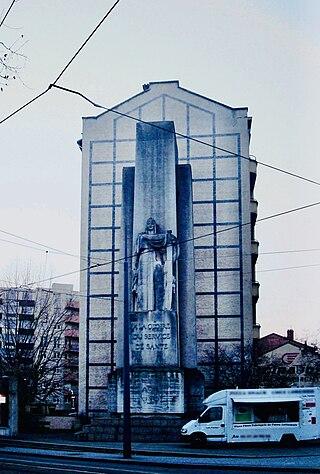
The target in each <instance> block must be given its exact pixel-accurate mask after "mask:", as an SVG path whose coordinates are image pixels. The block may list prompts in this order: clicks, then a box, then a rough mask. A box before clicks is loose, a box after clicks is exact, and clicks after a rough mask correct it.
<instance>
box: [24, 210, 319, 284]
mask: <svg viewBox="0 0 320 474" xmlns="http://www.w3.org/2000/svg"><path fill="white" fill-rule="evenodd" d="M319 204H320V201H318V202H314V203H311V204H306V205H304V206H300V207H297V208H294V209H288V210H286V211H282V212H278V213H276V214H271V215H270V216H266V217H262V218H260V219H257V220H256V222H264V221H266V220H270V219H274V218H276V217H281V216H284V215H287V214H291V213H293V212H298V211H302V210H305V209H309V208H312V207H315V206H319ZM247 225H251V220H250V221H249V222H245V223H243V224H240V225H234V226H232V227H227V228H225V229H220V230H217V231H214V232H209V233H207V234H203V235H201V236H197V237H192V238H191V239H185V240H182V241H180V242H179V245H181V244H185V243H187V242H193V241H195V240H198V239H202V238H204V237H207V236H210V235H216V234H221V233H223V232H227V231H230V230H233V229H238V228H240V227H244V226H247ZM134 257H135V255H130V256H127V257H121V258H118V259H112V260H109V261H106V262H102V263H95V264H93V265H89V266H87V267H84V268H80V270H74V271H72V272H67V273H63V274H61V275H57V276H54V277H50V278H45V279H43V280H39V281H34V282H31V283H29V284H30V285H38V284H40V283H44V282H46V281H52V280H56V279H57V278H62V277H65V276H70V275H75V274H77V273H82V272H84V271H88V270H92V269H94V268H99V267H102V266H104V265H111V264H113V263H118V262H121V261H125V260H126V259H132V258H134Z"/></svg>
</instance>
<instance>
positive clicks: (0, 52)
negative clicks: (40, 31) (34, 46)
mask: <svg viewBox="0 0 320 474" xmlns="http://www.w3.org/2000/svg"><path fill="white" fill-rule="evenodd" d="M16 2H17V0H12V2H11V4H10V6H9V8H8V9H7V10H6V11H3V12H2V14H1V15H0V28H1V27H2V29H4V28H5V27H6V28H9V27H8V26H7V25H6V23H5V21H6V19H7V16H8V15H9V13H10V11H11V9H12V7H13V6H14V4H15V3H16ZM26 42H27V41H25V39H24V35H23V34H20V35H19V36H18V37H15V38H14V39H13V40H10V39H7V40H5V39H4V35H2V38H1V40H0V90H1V91H3V90H4V87H5V86H7V85H8V83H9V82H10V81H12V80H15V79H20V80H21V78H20V72H21V70H22V69H23V68H24V67H25V64H26V61H27V58H26V56H25V55H24V54H23V53H21V51H22V49H23V47H24V46H25V44H26Z"/></svg>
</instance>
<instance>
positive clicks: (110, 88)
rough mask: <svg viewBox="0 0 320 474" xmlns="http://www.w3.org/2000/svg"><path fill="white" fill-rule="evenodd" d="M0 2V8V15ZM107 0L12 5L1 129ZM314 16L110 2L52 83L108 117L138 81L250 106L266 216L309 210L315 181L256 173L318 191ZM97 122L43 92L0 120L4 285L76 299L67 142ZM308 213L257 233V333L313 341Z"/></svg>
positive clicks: (1, 37) (263, 7)
mask: <svg viewBox="0 0 320 474" xmlns="http://www.w3.org/2000/svg"><path fill="white" fill-rule="evenodd" d="M11 3H12V0H0V15H1V16H3V14H4V13H5V12H6V11H7V10H8V8H9V6H10V4H11ZM113 3H114V0H113V1H109V0H105V1H102V0H90V1H89V0H68V1H65V0H54V1H53V0H51V1H49V0H29V1H27V0H17V1H16V2H15V4H14V5H13V7H12V9H11V11H10V13H9V15H8V17H7V19H6V21H5V23H4V24H3V25H2V26H1V27H0V42H1V41H2V42H4V43H6V44H9V45H10V44H13V43H15V44H16V45H17V46H18V47H19V48H21V49H20V50H19V52H20V53H21V54H23V55H24V56H25V57H26V61H25V64H24V62H21V64H20V65H21V66H23V67H22V69H21V70H20V80H19V79H16V80H13V81H11V82H9V84H8V86H3V91H2V92H0V122H1V121H2V120H3V119H5V118H6V117H7V116H9V115H10V114H11V113H13V112H14V111H15V110H17V109H18V108H20V107H21V106H22V105H23V104H25V103H27V102H28V101H30V100H32V99H33V98H34V97H36V96H37V95H38V94H40V93H42V92H43V91H45V90H46V89H47V88H48V86H49V84H51V83H53V82H54V81H55V80H56V78H57V77H58V76H59V74H60V72H61V71H62V70H63V68H64V66H65V65H66V64H67V63H68V61H69V60H70V59H71V58H72V57H73V55H74V53H75V52H76V51H77V49H78V48H79V47H80V45H81V44H82V43H83V42H84V40H85V39H86V38H87V37H88V35H89V34H90V33H91V32H92V30H93V29H94V28H95V26H96V25H97V24H98V23H99V22H100V20H101V19H102V18H103V16H104V15H105V14H106V12H107V11H108V10H109V8H110V7H111V6H112V5H113ZM0 18H1V17H0ZM319 19H320V2H319V1H318V0H198V1H194V0H193V1H191V0H120V2H119V4H118V5H117V6H116V8H115V9H114V10H113V12H112V13H111V14H110V15H109V17H108V18H107V19H106V21H105V22H104V23H103V24H102V26H101V27H100V28H99V29H98V30H97V32H96V33H95V34H94V35H93V36H92V38H91V39H90V41H89V42H88V44H87V45H86V46H85V48H84V49H83V50H82V51H81V53H80V54H79V55H78V56H77V58H76V59H75V60H74V61H73V62H72V63H71V65H70V66H69V67H68V69H67V70H66V71H65V73H64V74H63V75H62V76H61V78H60V79H59V81H58V82H57V84H58V85H60V86H62V87H66V88H71V89H73V90H77V91H79V92H81V93H83V94H84V95H86V96H87V97H89V98H90V99H92V100H93V101H95V102H98V103H100V104H102V105H104V106H106V107H112V106H114V105H116V104H118V103H120V102H122V101H123V100H125V99H127V98H129V97H131V96H132V95H135V94H137V93H138V92H140V91H141V88H142V84H144V83H147V82H152V81H168V80H179V81H180V85H181V86H182V87H184V88H186V89H189V90H191V91H193V92H197V93H199V94H201V95H204V96H206V97H209V98H211V99H213V100H216V101H218V102H222V103H224V104H226V105H229V106H231V107H248V109H249V115H250V116H252V117H253V125H252V139H251V146H250V153H251V154H252V155H254V156H255V157H256V158H257V160H258V161H259V162H260V163H261V164H260V165H259V166H258V177H257V183H256V190H255V197H256V199H257V200H258V201H259V218H264V217H267V216H271V215H273V214H277V213H281V212H284V211H288V210H291V209H295V208H299V207H302V206H305V205H308V204H312V203H316V202H318V201H320V187H319V185H317V184H312V183H310V182H307V181H305V180H302V179H298V178H295V177H292V176H289V175H288V174H285V173H281V172H279V171H275V170H271V169H270V168H267V167H266V166H263V164H262V163H265V164H269V165H272V166H275V167H277V168H280V169H283V170H286V171H289V172H291V173H294V174H297V175H299V176H302V177H305V178H308V179H311V180H314V181H317V182H320V160H319V157H320V156H319V155H320V154H319V151H318V135H319V125H318V123H319V120H318V115H319V110H320V93H319V83H320V29H319V27H318V25H319ZM99 113H100V112H99V110H98V109H95V108H94V107H93V106H91V105H90V104H88V103H87V102H85V101H84V100H82V99H81V98H80V97H77V96H75V95H71V94H68V93H66V92H63V91H61V90H58V89H51V90H50V91H49V92H47V93H46V94H44V95H43V96H42V97H40V98H39V99H37V100H36V101H34V102H33V103H32V104H30V105H29V106H28V107H25V108H24V109H23V110H21V111H20V112H18V113H16V114H15V115H13V116H12V117H11V118H9V119H7V120H5V121H4V122H2V123H1V124H0V147H1V148H0V149H1V167H0V183H1V199H0V216H1V222H0V279H2V280H4V282H3V284H4V283H5V282H6V281H10V282H11V277H12V273H13V271H14V270H16V269H18V270H19V272H21V273H23V272H25V268H26V267H29V268H31V275H30V279H31V281H32V282H39V283H38V284H39V285H40V284H42V285H49V284H50V281H49V280H48V281H43V280H46V279H51V281H52V282H56V283H72V284H73V285H74V288H75V289H78V285H79V273H78V269H79V242H80V193H81V153H80V151H79V148H78V146H77V144H76V142H77V140H78V139H79V138H80V137H81V129H82V117H84V116H88V115H98V114H99ZM319 211H320V206H319V205H317V206H313V207H310V208H308V209H304V210H301V211H299V212H293V213H290V214H287V215H283V216H281V217H277V218H273V219H269V220H266V221H262V222H258V223H257V225H256V238H257V240H259V242H260V249H259V251H260V255H259V259H258V266H257V270H258V272H257V280H258V281H259V282H260V299H259V302H258V307H257V320H258V322H259V323H260V325H261V335H266V334H269V333H270V332H276V333H279V334H283V335H285V334H286V331H287V329H289V328H290V329H294V330H295V336H296V338H298V339H300V340H305V339H308V341H309V342H312V341H318V342H319V343H320V317H319V316H320V285H319V281H320V278H319V275H320V241H319V235H320V221H319ZM35 242H36V243H37V244H42V246H40V245H37V244H35ZM69 273H70V274H69ZM68 274H69V275H68ZM40 282H42V283H40ZM0 284H2V283H1V282H0Z"/></svg>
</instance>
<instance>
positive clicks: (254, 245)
mask: <svg viewBox="0 0 320 474" xmlns="http://www.w3.org/2000/svg"><path fill="white" fill-rule="evenodd" d="M251 255H252V261H253V263H256V261H257V259H258V256H259V242H258V241H257V240H251Z"/></svg>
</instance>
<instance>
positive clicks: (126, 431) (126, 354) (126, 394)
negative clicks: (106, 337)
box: [123, 232, 131, 459]
mask: <svg viewBox="0 0 320 474" xmlns="http://www.w3.org/2000/svg"><path fill="white" fill-rule="evenodd" d="M125 233H126V234H127V232H125ZM123 270H124V282H123V283H124V284H123V286H124V303H123V306H124V308H123V457H124V459H130V458H131V416H130V348H129V305H128V259H127V239H126V238H125V260H124V264H123Z"/></svg>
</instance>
